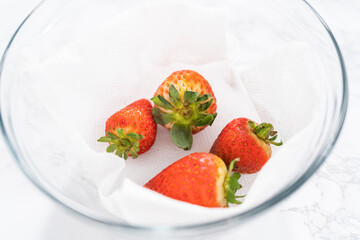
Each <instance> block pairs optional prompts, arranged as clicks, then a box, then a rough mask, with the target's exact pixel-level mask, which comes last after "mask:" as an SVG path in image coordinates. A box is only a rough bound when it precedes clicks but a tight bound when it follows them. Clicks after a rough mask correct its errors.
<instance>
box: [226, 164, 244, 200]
mask: <svg viewBox="0 0 360 240" xmlns="http://www.w3.org/2000/svg"><path fill="white" fill-rule="evenodd" d="M237 161H239V158H236V159H234V160H233V161H232V162H231V163H230V165H229V170H228V174H227V175H226V177H225V181H224V190H225V199H226V207H229V203H234V204H241V203H242V202H240V201H239V200H237V198H243V197H245V196H236V195H235V193H236V191H237V190H239V189H240V188H242V186H241V185H240V183H239V182H238V180H239V179H240V176H241V175H240V173H238V172H234V173H233V172H232V170H233V168H234V166H235V163H236V162H237Z"/></svg>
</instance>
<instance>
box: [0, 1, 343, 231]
mask: <svg viewBox="0 0 360 240" xmlns="http://www.w3.org/2000/svg"><path fill="white" fill-rule="evenodd" d="M45 2H47V0H42V1H41V2H40V3H39V4H38V5H37V6H35V7H34V8H33V10H32V11H31V12H30V13H29V14H28V15H27V16H26V17H25V19H24V20H23V21H22V22H21V24H20V25H19V27H18V28H17V29H16V31H15V33H14V34H13V35H12V37H11V38H10V41H9V43H8V45H7V46H6V48H5V50H4V53H3V56H2V58H1V61H0V88H1V80H2V79H1V76H2V71H3V66H4V63H5V60H6V56H7V53H8V51H9V49H10V47H11V46H12V43H13V41H14V39H15V38H16V36H17V34H18V32H19V31H20V30H21V28H22V26H23V25H24V24H25V23H26V22H27V20H28V19H29V18H30V17H31V16H32V15H33V14H34V12H36V11H37V10H38V9H39V8H40V7H41V6H42V5H43V4H44V3H45ZM302 2H303V3H304V4H305V5H306V6H307V7H308V8H309V9H310V10H311V12H312V13H313V14H314V15H315V17H316V18H317V19H318V20H319V21H320V23H321V24H322V26H323V27H324V28H325V30H326V31H327V33H328V34H329V37H330V39H331V41H332V43H333V47H334V48H335V51H336V53H337V56H338V60H339V63H340V69H341V77H342V87H343V91H342V99H341V106H340V108H339V115H338V116H339V118H338V121H337V122H335V123H334V124H333V125H335V128H333V129H334V132H333V133H334V135H333V138H332V139H331V140H330V141H329V144H328V145H327V146H325V147H324V148H323V149H322V151H320V152H318V153H317V155H316V156H315V161H314V162H312V164H311V165H310V166H309V167H308V169H307V170H306V171H305V172H304V173H303V174H302V175H301V176H300V177H298V178H297V179H296V180H295V181H294V182H293V183H292V184H291V185H289V186H287V187H285V188H284V189H282V190H281V191H280V192H279V193H278V194H277V195H275V196H274V197H272V198H270V199H268V200H267V201H265V202H263V203H261V204H259V205H257V206H256V207H254V208H252V209H249V210H247V211H245V212H243V213H240V214H237V215H235V216H231V217H228V218H225V219H221V220H216V221H211V222H207V223H204V224H195V225H189V226H169V227H168V226H166V227H142V226H134V225H128V224H124V223H120V222H117V221H109V220H108V219H102V218H101V217H98V216H90V215H91V214H89V215H88V214H86V213H84V212H83V211H81V210H79V209H82V210H85V211H86V210H87V208H85V209H84V207H83V206H81V205H80V204H77V203H75V202H74V201H72V200H69V199H66V200H67V201H70V202H72V205H73V206H76V205H77V207H78V208H77V209H75V208H74V207H71V206H69V205H68V204H66V203H65V202H63V199H62V200H61V199H60V197H59V195H58V196H54V195H53V194H52V193H50V192H49V191H48V190H47V187H48V186H46V184H44V183H40V182H39V180H38V179H37V178H36V177H35V176H33V175H32V174H31V173H29V172H27V170H26V169H25V168H24V166H23V165H22V163H21V161H20V158H19V154H18V153H17V152H16V150H15V146H13V144H12V143H11V141H10V139H9V135H8V133H7V130H6V129H5V126H4V121H3V115H2V109H1V108H0V129H1V132H2V135H3V136H4V140H5V143H6V145H7V146H8V148H9V150H10V152H11V155H12V156H13V157H14V159H15V162H16V163H17V165H18V167H19V168H20V169H21V171H22V172H23V173H24V175H25V176H26V177H27V178H28V179H29V180H30V181H31V182H32V183H33V184H34V185H35V186H36V187H37V188H38V189H39V190H40V191H41V192H43V193H44V194H45V195H47V196H48V197H49V198H50V199H52V200H53V201H54V202H56V203H57V204H59V205H60V206H62V207H64V208H65V209H67V210H70V212H71V213H75V214H77V215H79V216H82V217H84V218H86V219H92V220H94V221H96V222H100V223H104V224H107V225H110V226H116V227H120V228H122V229H124V230H130V231H131V232H135V231H136V232H142V233H147V232H153V233H156V232H159V231H160V232H161V231H163V230H166V232H171V231H177V232H181V231H184V230H186V231H187V230H206V231H207V232H209V229H212V231H215V229H218V228H219V227H224V226H225V225H227V224H229V222H232V224H237V223H239V222H242V221H244V220H245V219H248V218H251V217H254V216H256V215H258V214H259V213H261V212H264V211H265V210H268V209H270V208H271V207H273V206H274V205H276V204H277V203H279V202H280V201H282V200H284V199H285V198H287V197H288V196H290V195H291V194H292V193H294V192H295V191H296V190H297V189H299V188H300V187H301V186H302V185H303V184H304V183H305V182H306V181H307V180H308V179H309V178H310V177H311V176H312V175H313V174H314V173H315V172H316V171H317V170H318V169H319V167H320V166H321V165H322V164H323V163H324V161H325V160H326V158H327V157H328V156H329V155H330V153H331V151H332V150H333V148H334V146H335V144H336V142H337V140H338V138H339V135H340V132H341V130H342V128H343V125H344V121H345V117H346V112H347V108H348V98H349V96H348V78H347V73H346V67H345V62H344V58H343V56H342V53H341V50H340V47H339V45H338V43H337V41H336V39H335V36H334V35H333V33H332V31H331V30H330V28H329V26H328V25H327V23H326V22H325V21H324V20H323V18H322V17H321V16H320V15H319V13H318V12H317V11H316V10H315V9H314V7H312V5H311V4H310V3H308V2H307V0H302ZM59 194H60V195H61V193H59ZM63 198H64V196H63ZM65 198H66V197H65ZM87 211H89V210H87ZM209 227H210V228H209Z"/></svg>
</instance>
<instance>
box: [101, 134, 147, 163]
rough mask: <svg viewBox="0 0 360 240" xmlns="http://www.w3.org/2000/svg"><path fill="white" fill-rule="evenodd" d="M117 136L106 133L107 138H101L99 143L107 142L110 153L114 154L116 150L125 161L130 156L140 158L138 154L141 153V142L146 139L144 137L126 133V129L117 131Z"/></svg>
mask: <svg viewBox="0 0 360 240" xmlns="http://www.w3.org/2000/svg"><path fill="white" fill-rule="evenodd" d="M116 133H117V135H115V134H113V133H111V132H106V136H104V137H101V138H99V139H98V140H97V141H98V142H107V143H109V144H110V145H109V146H108V147H107V148H106V151H107V152H108V153H112V152H114V151H115V150H116V151H115V154H116V155H117V156H119V157H121V158H124V159H125V160H126V159H127V158H128V157H129V154H130V155H131V157H132V158H137V157H138V152H139V151H140V147H139V141H140V140H141V139H143V138H144V136H143V135H140V134H137V133H134V132H131V133H127V134H125V133H124V129H122V128H119V129H116Z"/></svg>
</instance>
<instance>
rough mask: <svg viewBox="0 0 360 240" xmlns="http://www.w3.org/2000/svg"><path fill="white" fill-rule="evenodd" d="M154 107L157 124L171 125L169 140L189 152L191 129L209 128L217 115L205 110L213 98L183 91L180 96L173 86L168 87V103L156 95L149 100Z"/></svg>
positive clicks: (191, 138) (153, 111) (208, 94)
mask: <svg viewBox="0 0 360 240" xmlns="http://www.w3.org/2000/svg"><path fill="white" fill-rule="evenodd" d="M151 101H153V103H154V104H155V105H156V106H155V107H153V109H152V114H153V116H154V119H155V122H156V123H157V124H161V125H166V124H169V123H170V124H172V127H171V130H170V138H171V141H172V142H173V143H175V145H176V146H178V147H179V148H183V149H184V150H190V149H191V147H192V143H193V137H192V127H193V126H195V127H202V126H206V125H209V126H211V125H212V123H213V122H214V120H215V118H216V116H217V113H214V114H211V113H208V112H207V110H208V109H209V107H210V106H211V105H212V104H213V102H214V98H213V97H212V95H211V94H210V93H206V94H204V95H200V93H197V92H193V91H185V92H184V94H183V96H180V93H179V91H178V90H177V89H176V88H175V86H174V85H172V84H170V85H169V101H168V100H166V99H165V98H164V97H163V96H161V95H157V96H155V97H153V98H151Z"/></svg>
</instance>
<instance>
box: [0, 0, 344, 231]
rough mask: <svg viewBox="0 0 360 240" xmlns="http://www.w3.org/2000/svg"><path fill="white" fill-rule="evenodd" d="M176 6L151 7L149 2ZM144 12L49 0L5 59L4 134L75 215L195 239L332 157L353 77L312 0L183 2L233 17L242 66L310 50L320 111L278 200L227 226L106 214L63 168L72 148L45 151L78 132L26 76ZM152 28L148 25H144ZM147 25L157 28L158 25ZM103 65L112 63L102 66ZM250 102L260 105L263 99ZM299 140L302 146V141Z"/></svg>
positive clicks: (230, 27) (68, 165)
mask: <svg viewBox="0 0 360 240" xmlns="http://www.w3.org/2000/svg"><path fill="white" fill-rule="evenodd" d="M173 2H175V1H172V0H168V1H153V2H152V3H151V4H155V3H159V4H168V3H170V4H171V3H173ZM141 4H147V1H142V0H133V1H129V0H123V1H115V0H106V1H96V0H93V1H88V0H86V1H85V0H77V1H73V0H61V1H44V2H42V3H40V4H39V5H38V6H37V7H36V8H35V9H34V10H33V11H32V12H31V13H30V14H29V16H28V17H27V18H26V19H25V20H24V21H23V22H22V24H21V25H20V26H19V28H18V29H17V31H16V32H15V34H14V36H13V37H12V39H11V41H10V43H9V45H8V47H7V49H6V51H5V53H4V56H3V58H2V61H1V75H0V77H1V82H0V84H1V85H0V87H1V89H0V97H1V100H0V103H1V108H0V109H1V112H0V113H1V114H0V116H1V118H0V126H1V130H2V133H3V134H4V136H5V139H6V142H7V144H8V147H9V149H10V150H11V152H12V153H13V156H14V158H15V160H16V162H17V163H18V165H19V166H20V168H21V170H22V171H23V172H24V174H25V175H26V176H27V177H28V178H29V180H31V181H32V182H33V183H34V184H35V185H36V186H37V187H38V188H39V189H41V190H42V191H43V192H44V193H45V194H46V195H48V196H49V197H50V198H51V199H52V200H54V201H55V202H57V203H59V204H60V205H62V206H64V207H66V208H68V209H71V210H72V212H73V213H76V214H80V215H82V216H84V217H86V218H90V219H93V220H96V221H99V222H101V223H103V224H105V225H111V226H115V227H117V228H119V229H121V230H122V231H124V232H129V233H131V234H139V235H143V236H149V234H150V235H154V236H155V235H164V234H165V235H166V234H171V235H174V234H177V235H179V236H180V235H196V234H205V233H210V232H214V231H219V230H222V229H225V228H231V227H234V226H239V225H240V224H241V223H242V222H243V221H246V220H248V219H249V217H252V216H255V215H257V214H258V213H260V212H263V211H264V210H266V209H268V208H270V207H271V206H273V205H274V204H276V203H278V202H279V201H281V200H282V199H284V198H286V197H287V196H289V195H290V194H292V193H293V192H294V191H295V190H296V189H298V188H299V187H300V186H301V185H302V184H303V183H304V182H305V181H306V180H307V179H308V178H309V177H310V176H311V175H312V174H313V173H314V172H315V171H316V170H317V169H318V168H319V166H320V165H321V164H322V163H323V162H324V161H325V159H326V158H327V156H328V155H329V154H330V152H331V150H332V148H333V146H334V144H335V143H336V141H337V138H338V135H339V133H340V131H341V128H342V125H343V121H344V118H345V114H346V108H347V99H348V94H347V79H346V71H345V66H344V61H343V58H342V56H341V52H340V49H339V47H338V45H337V43H336V40H335V38H334V36H333V34H332V33H331V31H330V29H329V28H328V26H327V25H326V23H325V22H324V20H323V19H321V17H320V16H319V14H318V13H317V12H316V11H315V10H314V9H313V8H312V7H311V6H310V5H309V4H308V3H307V2H306V1H287V0H286V1H285V0H272V1H268V0H257V1H234V0H232V1H230V0H225V1H211V0H197V1H195V2H194V1H182V4H196V5H197V6H205V7H210V8H212V9H213V10H214V9H215V11H216V10H219V11H221V12H222V14H224V15H225V16H226V17H227V22H226V30H227V32H228V33H230V34H231V35H232V36H233V37H235V39H237V41H238V42H239V46H240V47H239V49H240V52H241V54H240V55H239V56H237V57H235V58H234V61H235V62H236V63H237V64H239V65H242V66H248V65H252V64H253V63H255V62H257V61H259V60H260V59H261V58H262V57H263V56H265V55H267V54H270V53H271V52H273V51H274V49H276V48H278V47H281V46H283V45H284V44H286V43H289V42H302V43H306V44H307V46H308V47H309V50H310V53H311V65H312V66H313V69H314V72H313V73H312V76H311V78H312V79H313V81H314V85H315V86H316V87H315V88H314V89H313V90H314V93H315V95H316V99H317V101H314V102H312V103H311V105H312V107H314V109H315V110H314V115H313V116H312V117H311V118H309V123H310V124H311V125H312V127H313V128H312V129H316V130H314V131H313V132H312V133H311V134H305V135H304V136H302V139H301V144H302V145H301V148H296V149H294V150H293V153H292V154H293V156H294V157H293V158H292V161H293V162H294V166H296V167H295V168H292V169H291V170H289V172H288V174H284V176H282V177H280V178H279V179H278V180H279V184H276V186H272V192H271V194H264V196H263V197H262V198H261V199H258V201H256V202H255V203H254V204H252V205H251V207H249V208H248V209H246V211H244V212H242V213H240V214H237V215H236V216H232V217H228V218H225V219H220V220H216V221H212V222H207V223H204V224H196V225H190V226H180V227H179V226H155V227H141V226H136V225H132V224H128V223H126V222H125V221H123V220H121V219H119V218H116V217H114V216H112V215H111V214H109V213H107V212H106V211H105V210H104V209H103V208H102V206H101V204H100V203H99V200H98V198H99V197H98V196H97V191H96V189H95V188H94V186H93V185H92V184H90V183H88V182H87V181H86V180H84V179H83V176H82V175H81V174H78V173H79V171H80V172H81V169H80V170H79V168H78V166H76V165H75V164H73V163H72V162H71V161H68V159H66V160H65V156H64V155H62V154H65V155H66V151H67V150H66V149H67V148H66V147H68V146H65V145H64V146H65V147H64V152H63V153H58V152H54V151H48V150H47V148H51V146H52V145H58V144H62V143H63V142H64V141H65V139H66V137H71V136H70V135H71V134H69V133H68V132H65V133H60V132H59V131H57V126H58V124H59V119H60V121H61V119H63V117H64V116H53V115H51V114H47V113H46V111H45V110H44V106H43V105H44V99H41V98H38V95H39V91H46V88H45V89H39V88H38V86H40V85H41V84H42V82H41V81H42V80H41V79H36V78H34V77H31V76H28V75H27V74H24V70H27V69H31V68H33V67H34V66H36V64H38V63H39V62H42V61H44V60H46V59H51V57H53V56H54V55H56V54H57V53H59V52H61V51H63V49H64V46H67V45H68V44H69V43H71V41H72V40H73V39H76V38H79V37H81V36H83V35H86V34H88V33H89V32H92V31H93V30H94V29H96V28H97V27H98V26H102V25H103V24H105V23H106V22H108V21H109V20H110V19H111V18H112V17H114V16H116V15H118V14H121V13H122V12H125V11H127V10H128V9H132V8H133V7H135V6H138V5H141ZM178 21H183V19H178ZM146 24H147V23H146V22H144V23H143V25H144V26H147V25H146ZM209 24H211V23H210V22H209ZM148 27H149V28H154V29H155V28H156V27H157V26H148ZM120 30H121V29H120ZM129 34H130V33H129ZM164 34H165V35H166V33H164ZM144 37H146V36H144ZM145 54H146V52H145ZM149 54H150V53H149ZM101 61H106V60H104V59H99V62H100V63H101ZM100 69H101V68H99V69H94V71H95V72H96V71H100ZM175 70H178V69H174V71H175ZM60 71H61V69H60ZM122 71H127V70H126V69H122ZM69 74H71V73H69ZM39 84H40V85H39ZM74 84H76V83H74ZM124 84H128V82H124ZM272 84H273V85H277V84H279V88H281V89H286V88H287V87H291V86H286V82H285V83H282V84H283V85H284V86H280V83H278V82H276V79H275V80H274V82H273V83H272ZM245 87H247V86H246V84H245ZM34 89H36V90H34ZM299 92H300V93H301V94H302V95H301V96H302V97H303V98H304V99H306V98H307V96H306V92H307V89H306V87H305V89H299ZM262 94H263V95H265V96H264V99H267V98H268V99H271V98H272V97H273V93H272V92H266V91H262ZM251 97H252V96H250V98H251ZM287 97H288V96H286V94H285V92H284V94H282V93H280V94H279V95H278V96H277V98H278V100H279V101H285V102H286V101H287ZM50 98H51V97H50ZM60 98H61V97H60ZM254 98H256V97H254ZM252 100H254V101H255V102H256V99H252ZM49 101H51V99H49ZM305 102H306V101H298V103H297V104H298V105H297V106H296V109H294V106H292V105H291V104H289V105H288V106H286V108H287V109H285V110H286V111H292V112H293V111H296V114H298V116H299V118H300V117H303V115H304V114H307V112H306V110H307V108H308V107H309V106H308V105H306V104H308V103H305ZM73 104H74V106H76V107H78V108H79V109H80V108H81V107H82V106H80V105H79V104H78V103H77V102H76V101H74V102H73ZM77 104H78V105H79V106H77ZM257 104H259V103H258V102H257ZM255 105H256V104H255ZM260 105H261V102H260ZM90 109H91V108H90ZM258 110H259V109H258ZM259 111H260V112H261V109H260V110H259ZM260 115H261V118H262V119H264V120H265V121H273V122H274V123H275V125H276V126H280V128H281V126H285V125H287V124H291V123H286V122H285V120H282V119H277V118H276V117H273V116H270V115H267V114H266V111H263V114H260ZM39 118H41V121H40V120H39ZM40 123H41V124H40ZM280 133H281V132H280ZM284 140H288V137H287V136H284ZM294 141H295V143H296V141H299V143H300V140H294ZM70 147H71V146H70ZM77 174H78V175H77ZM63 176H66V178H67V177H69V178H71V179H70V180H71V181H72V184H71V186H69V184H65V182H66V181H68V180H69V179H66V180H64V177H63ZM275 179H276V177H275ZM280 180H281V183H280Z"/></svg>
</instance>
